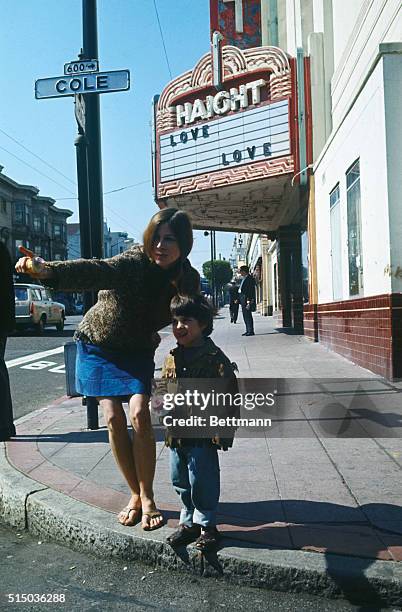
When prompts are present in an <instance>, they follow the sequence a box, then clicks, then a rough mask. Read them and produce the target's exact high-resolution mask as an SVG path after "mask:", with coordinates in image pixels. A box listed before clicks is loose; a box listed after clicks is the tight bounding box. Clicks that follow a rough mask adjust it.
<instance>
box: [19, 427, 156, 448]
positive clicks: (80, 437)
mask: <svg viewBox="0 0 402 612" xmlns="http://www.w3.org/2000/svg"><path fill="white" fill-rule="evenodd" d="M153 429H154V435H155V440H156V442H162V441H163V440H164V439H165V428H164V427H159V426H154V428H153ZM128 430H129V431H131V430H132V429H131V427H129V428H128ZM12 442H38V443H39V444H42V443H45V442H51V443H52V444H53V443H54V442H60V443H61V444H94V443H101V442H104V443H105V444H108V443H109V438H108V432H107V428H106V427H105V426H104V427H100V428H99V429H96V430H89V429H88V430H84V431H69V432H66V433H49V434H46V433H42V434H18V435H17V436H15V438H13V439H12Z"/></svg>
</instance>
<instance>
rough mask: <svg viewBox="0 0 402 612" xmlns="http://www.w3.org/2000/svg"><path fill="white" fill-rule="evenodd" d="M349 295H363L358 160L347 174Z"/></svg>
mask: <svg viewBox="0 0 402 612" xmlns="http://www.w3.org/2000/svg"><path fill="white" fill-rule="evenodd" d="M346 195H347V218H348V260H349V294H350V296H355V295H362V293H363V258H362V239H361V208H360V161H359V160H357V161H356V162H355V163H354V164H353V166H352V167H351V168H350V169H349V170H348V171H347V172H346Z"/></svg>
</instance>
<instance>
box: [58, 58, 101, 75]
mask: <svg viewBox="0 0 402 612" xmlns="http://www.w3.org/2000/svg"><path fill="white" fill-rule="evenodd" d="M98 70H99V62H98V60H78V61H74V62H68V64H64V74H66V75H67V76H71V75H73V74H80V73H82V72H98Z"/></svg>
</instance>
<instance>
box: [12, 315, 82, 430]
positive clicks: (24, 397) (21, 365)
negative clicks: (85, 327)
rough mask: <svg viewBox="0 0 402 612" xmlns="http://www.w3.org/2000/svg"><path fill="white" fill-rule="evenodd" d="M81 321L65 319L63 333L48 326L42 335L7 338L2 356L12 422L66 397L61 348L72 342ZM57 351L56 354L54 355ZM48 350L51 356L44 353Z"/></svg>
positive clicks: (21, 335) (28, 334)
mask: <svg viewBox="0 0 402 612" xmlns="http://www.w3.org/2000/svg"><path fill="white" fill-rule="evenodd" d="M81 319H82V317H80V316H74V317H67V319H66V325H65V328H64V331H63V332H58V331H56V329H55V328H54V327H48V328H46V329H45V332H44V334H43V336H38V335H37V334H36V333H35V332H34V331H20V332H17V333H16V334H14V335H13V336H10V337H9V338H8V340H7V348H6V356H5V357H6V363H7V365H8V373H9V377H10V385H11V393H12V397H13V410H14V418H15V419H17V418H19V417H21V416H23V415H24V414H27V413H28V412H31V411H33V410H36V409H37V408H43V407H44V406H47V405H48V404H50V403H52V402H53V401H54V400H57V399H58V398H60V397H62V396H63V395H65V393H66V384H65V373H64V354H63V345H64V344H65V343H66V342H71V340H72V336H73V334H74V330H75V328H76V326H77V324H78V322H79V321H80V320H81ZM56 349H59V351H58V352H53V351H55V350H56ZM49 351H52V353H50V354H46V353H49ZM41 353H45V354H44V355H41Z"/></svg>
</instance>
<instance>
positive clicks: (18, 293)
mask: <svg viewBox="0 0 402 612" xmlns="http://www.w3.org/2000/svg"><path fill="white" fill-rule="evenodd" d="M14 292H15V300H16V301H17V300H18V301H20V302H25V301H26V300H27V299H28V291H27V289H25V288H24V287H14Z"/></svg>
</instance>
